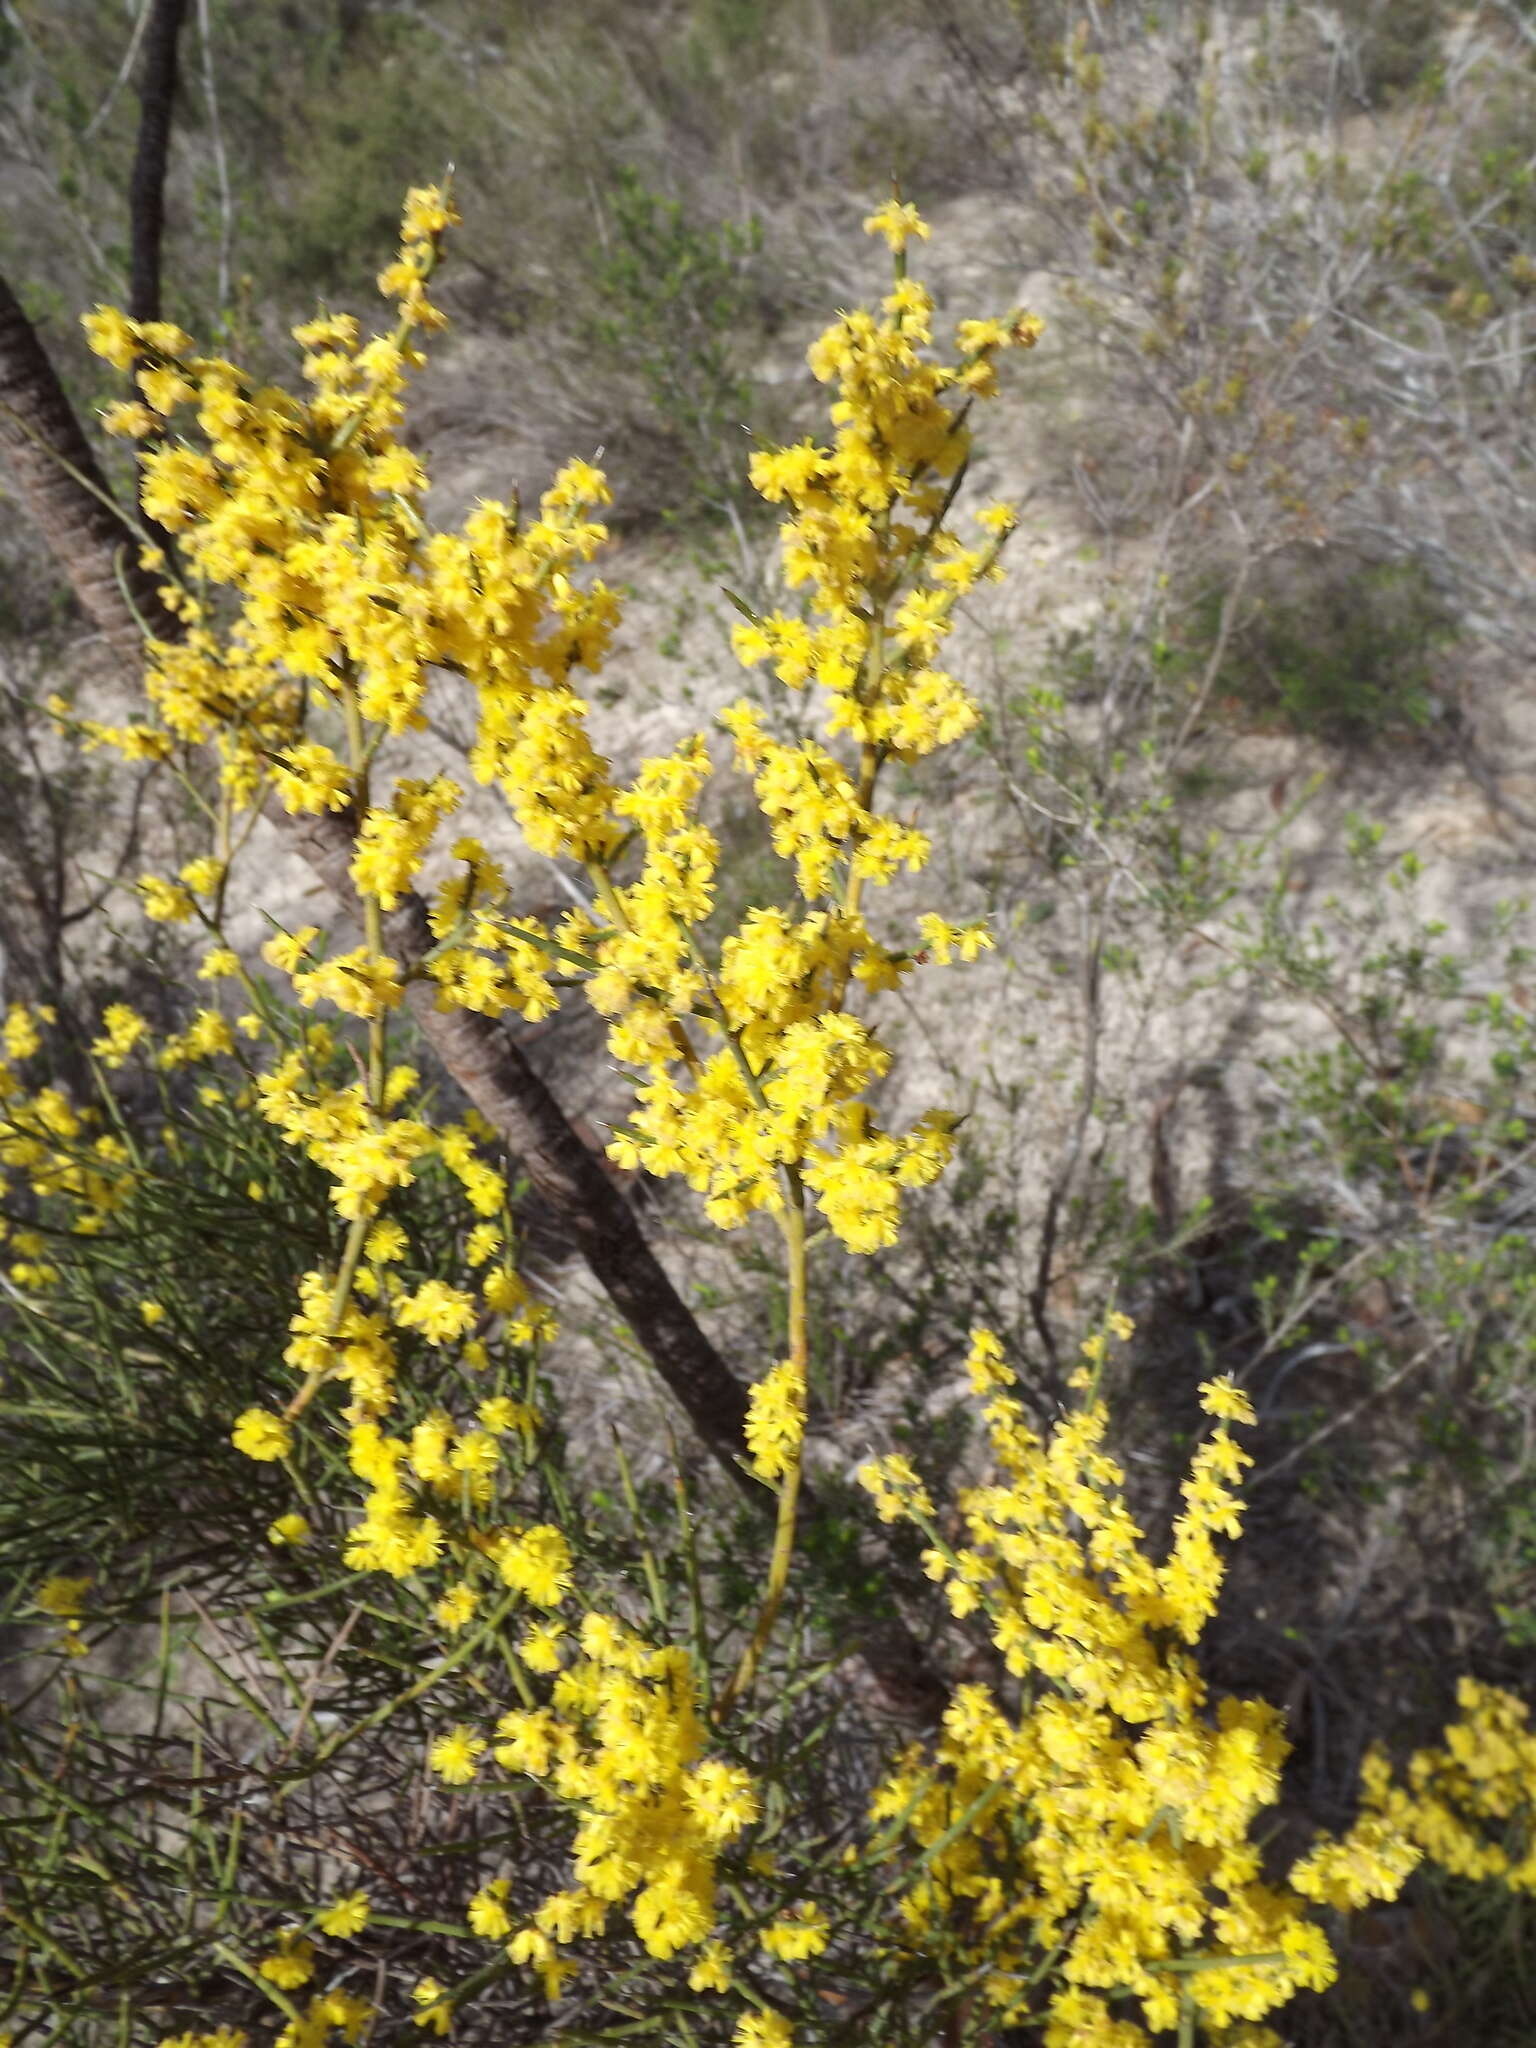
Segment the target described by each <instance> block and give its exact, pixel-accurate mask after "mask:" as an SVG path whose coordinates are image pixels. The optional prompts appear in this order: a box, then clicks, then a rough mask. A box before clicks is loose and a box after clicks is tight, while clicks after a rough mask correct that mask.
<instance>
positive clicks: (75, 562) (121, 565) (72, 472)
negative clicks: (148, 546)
mask: <svg viewBox="0 0 1536 2048" xmlns="http://www.w3.org/2000/svg"><path fill="white" fill-rule="evenodd" d="M0 446H4V447H5V449H6V450H7V451H8V453H9V454H10V457H11V461H12V464H13V465H14V468H15V472H16V477H17V481H18V482H19V483H20V485H21V488H22V491H23V493H24V495H25V497H26V500H27V503H28V505H29V507H30V509H31V512H32V516H33V518H34V519H35V520H36V521H37V523H38V525H39V526H40V527H41V529H42V532H43V536H44V538H45V539H46V540H47V542H48V545H49V547H50V548H51V549H52V551H53V555H54V559H55V560H56V561H57V562H58V563H59V565H60V567H61V568H62V569H63V571H64V573H65V575H66V576H67V577H68V578H69V582H70V587H71V588H72V589H73V591H74V593H75V596H76V597H77V598H78V599H79V601H80V608H81V610H82V611H83V612H84V613H85V615H86V617H87V618H88V619H89V620H90V622H91V624H92V625H93V626H94V627H95V628H96V630H97V631H98V632H99V633H101V634H103V635H104V636H105V637H106V639H107V640H108V642H109V643H110V645H111V647H112V649H113V652H114V653H116V654H118V655H119V656H120V657H121V658H122V659H123V660H124V661H129V662H132V663H134V664H135V665H137V664H138V663H139V662H140V661H141V660H142V658H143V632H142V630H141V628H140V626H139V624H138V620H137V619H135V617H134V608H135V607H137V609H138V612H139V616H140V617H141V618H142V619H143V620H144V621H145V623H146V624H147V625H148V626H149V627H150V629H151V631H153V632H155V633H165V632H167V631H169V632H172V633H174V632H175V631H176V630H177V629H176V624H175V621H174V620H173V619H171V618H170V616H169V614H168V613H167V612H166V610H165V608H164V606H163V605H162V604H161V603H160V599H159V597H158V595H157V594H156V585H155V579H154V578H153V577H152V576H151V575H149V574H148V572H147V571H145V570H143V569H141V568H140V567H139V544H138V542H137V541H136V540H135V539H134V536H133V534H132V533H131V531H130V530H129V528H128V527H127V526H126V525H125V524H124V522H123V519H122V516H121V514H120V513H119V512H118V511H117V510H116V507H115V504H114V501H113V498H112V493H111V490H110V489H109V487H108V485H107V480H106V478H105V477H104V476H103V475H102V472H101V465H100V464H99V463H98V462H97V460H96V457H95V455H94V454H93V453H92V451H91V445H90V443H89V442H88V441H87V440H86V438H85V434H84V432H83V431H82V429H81V426H80V422H79V420H78V419H77V418H76V417H75V410H74V407H73V406H72V405H71V404H70V402H69V399H68V398H67V397H66V395H65V392H64V388H63V386H62V385H61V384H60V382H59V380H58V377H57V376H56V375H55V374H54V368H53V365H52V363H51V362H50V361H49V360H48V356H47V354H46V352H45V351H44V349H43V345H42V343H41V342H40V341H39V340H38V338H37V335H36V332H35V331H34V329H33V326H32V323H31V321H30V320H28V318H27V316H26V314H25V313H24V312H23V311H22V309H21V306H20V305H19V303H18V302H17V299H16V295H15V293H14V292H13V291H12V290H11V288H10V286H9V285H8V284H7V283H6V281H5V279H4V278H3V277H0ZM130 599H131V602H130Z"/></svg>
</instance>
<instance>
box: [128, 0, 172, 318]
mask: <svg viewBox="0 0 1536 2048" xmlns="http://www.w3.org/2000/svg"><path fill="white" fill-rule="evenodd" d="M150 6H151V8H152V10H153V12H152V13H151V15H150V20H149V27H148V29H147V30H146V31H145V36H144V61H143V68H142V70H141V71H140V73H139V136H138V147H137V149H136V151H135V153H134V159H133V176H132V178H131V179H130V180H129V185H128V207H129V215H130V221H131V226H130V234H131V237H132V244H133V248H132V270H131V276H130V281H129V286H128V310H129V312H130V313H131V314H132V316H133V318H134V319H135V320H158V319H159V318H160V276H161V264H160V245H161V241H162V240H163V238H164V235H165V170H166V163H167V161H168V159H169V156H170V149H171V113H172V109H173V107H174V105H175V100H176V54H177V44H178V41H179V39H180V36H181V24H182V22H183V20H184V19H185V17H186V12H187V0H150Z"/></svg>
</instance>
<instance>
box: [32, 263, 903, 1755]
mask: <svg viewBox="0 0 1536 2048" xmlns="http://www.w3.org/2000/svg"><path fill="white" fill-rule="evenodd" d="M24 421H25V422H27V425H26V426H25V427H24V426H23V425H22V422H24ZM0 443H3V445H5V446H6V447H8V448H9V449H10V451H11V453H12V455H13V458H14V460H15V463H16V471H17V475H18V478H19V480H20V482H21V485H22V488H23V490H24V492H25V493H26V496H27V498H28V501H29V503H30V505H31V506H32V509H33V512H34V514H35V516H36V518H37V521H38V524H39V525H40V526H41V527H42V529H43V532H44V534H45V536H46V537H47V539H48V542H49V545H50V546H51V548H52V550H53V553H54V556H55V559H56V560H57V561H58V563H59V565H60V567H61V568H62V569H63V570H64V572H65V574H66V575H67V576H68V578H69V581H70V583H71V585H72V586H73V588H74V591H75V595H76V596H77V598H78V599H79V601H80V604H81V607H82V609H83V610H84V611H85V613H86V615H87V617H88V618H89V619H90V620H91V623H92V624H93V625H94V626H95V627H96V628H97V630H98V631H99V632H100V633H101V635H102V637H103V639H104V640H105V641H106V643H107V645H108V647H109V648H110V649H111V651H112V653H113V654H114V655H115V656H116V657H117V658H118V659H119V660H120V661H122V662H123V663H125V664H127V665H128V666H130V667H137V666H138V665H139V664H140V663H141V662H142V659H143V633H144V628H145V627H146V626H147V627H148V628H149V630H150V631H151V632H152V633H154V634H155V635H157V636H158V637H161V638H165V639H175V638H177V637H178V636H179V635H180V632H181V626H180V623H179V621H178V620H176V619H175V618H173V617H172V616H171V615H170V614H168V613H167V611H166V609H165V607H164V605H163V604H162V603H161V601H160V598H159V595H158V592H157V589H156V587H155V584H154V581H153V579H152V578H150V577H149V576H147V575H146V574H145V573H144V572H143V571H142V570H140V569H139V568H138V567H137V559H136V551H135V550H130V549H126V548H124V547H123V545H122V534H123V531H124V529H123V526H122V524H121V515H120V514H119V513H117V512H116V511H115V509H113V508H112V500H111V494H110V491H109V489H108V486H107V483H106V480H105V478H104V477H103V476H102V473H101V470H100V467H99V466H98V464H97V462H96V459H95V457H94V455H93V454H92V453H91V450H90V448H89V446H88V444H87V443H86V440H85V436H84V434H83V433H82V431H81V428H80V424H79V421H78V420H77V419H76V418H75V415H74V411H73V409H72V407H71V406H70V404H69V401H68V399H67V398H66V396H65V394H64V392H63V390H62V388H61V387H60V385H59V382H58V379H57V377H56V376H55V374H54V370H53V366H52V364H51V363H50V362H49V360H48V357H47V355H46V353H45V352H44V350H43V348H42V345H41V343H40V342H39V341H38V339H37V336H36V334H35V333H34V332H33V330H32V327H31V324H30V323H29V322H28V321H27V319H26V317H25V315H24V314H23V313H22V311H21V308H20V307H19V306H18V305H17V303H16V300H15V298H14V296H13V295H12V294H11V293H10V291H9V290H8V289H7V288H6V285H5V281H4V279H3V278H0ZM60 458H62V460H61V459H60ZM66 463H68V465H69V467H68V468H66V467H65V464H66ZM71 472H73V473H71ZM281 823H282V829H283V830H284V832H285V834H286V835H287V836H288V837H289V839H290V841H291V843H292V844H293V845H294V846H295V847H296V848H297V850H298V851H300V852H301V853H302V854H303V856H304V858H305V860H306V861H307V862H308V863H309V865H310V866H311V868H312V869H313V870H314V872H315V873H316V874H317V875H318V876H319V877H320V879H321V880H322V881H324V882H325V884H326V885H327V887H328V888H329V889H330V890H331V891H332V893H333V894H334V895H335V896H336V898H337V899H338V901H339V903H340V904H341V905H342V907H343V908H346V909H349V910H352V909H355V908H356V904H357V892H356V889H355V887H354V885H353V882H352V877H351V872H350V869H351V862H352V857H353V854H354V853H355V851H356V841H355V836H354V831H353V827H352V824H351V822H349V820H348V819H347V818H345V817H343V816H339V815H333V814H327V815H326V816H324V817H321V818H318V819H308V818H306V819H297V818H295V819H283V820H282V821H281ZM385 939H386V943H387V945H388V946H389V948H390V951H391V954H392V956H393V957H394V958H395V959H396V960H398V962H399V963H400V967H401V969H402V971H403V973H405V974H406V975H407V976H408V977H409V976H411V975H412V974H413V972H414V971H415V970H416V969H418V968H419V966H420V963H421V961H422V959H423V956H424V955H425V954H426V953H427V952H428V951H429V950H430V948H431V945H432V943H433V940H432V933H431V929H430V927H429V925H428V922H427V911H426V905H425V904H424V903H423V902H422V900H421V898H420V897H419V896H417V895H415V894H414V893H412V894H410V895H408V896H407V897H406V898H405V899H404V901H403V902H402V904H401V906H400V908H399V909H398V910H396V911H394V912H392V913H391V914H390V915H389V916H388V917H387V918H386V920H385ZM409 1000H410V1002H411V1006H412V1009H413V1011H414V1013H415V1015H416V1018H417V1021H418V1023H419V1024H420V1027H421V1031H422V1035H423V1037H424V1038H425V1039H426V1041H427V1043H428V1044H429V1045H430V1046H431V1047H432V1050H433V1051H434V1053H435V1054H436V1055H437V1057H438V1059H439V1060H441V1062H442V1064H443V1066H444V1067H445V1068H446V1070H447V1071H448V1073H449V1074H450V1075H452V1077H453V1079H454V1080H455V1081H457V1083H458V1084H459V1086H460V1087H461V1088H462V1089H463V1090H464V1092H465V1094H466V1095H467V1096H468V1097H469V1099H470V1101H471V1102H472V1103H473V1104H474V1105H475V1107H476V1108H477V1109H478V1110H479V1111H480V1113H481V1115H482V1116H484V1117H485V1118H486V1119H487V1121H488V1122H489V1123H490V1124H491V1125H492V1126H493V1127H494V1128H495V1130H496V1131H497V1133H498V1135H499V1136H500V1137H501V1139H502V1141H503V1142H504V1143H505V1144H506V1146H507V1147H508V1149H509V1151H510V1152H511V1153H512V1154H513V1156H514V1157H515V1158H516V1159H517V1160H518V1161H519V1163H520V1164H521V1166H522V1168H523V1169H524V1171H525V1172H526V1173H527V1175H528V1178H529V1180H530V1182H531V1183H532V1185H533V1187H534V1189H535V1190H536V1191H537V1192H538V1193H539V1194H540V1195H541V1196H542V1197H543V1198H544V1200H545V1201H546V1202H548V1204H549V1205H550V1207H551V1209H552V1210H553V1211H554V1212H555V1214H556V1215H557V1216H558V1218H559V1219H560V1221H561V1223H562V1224H563V1225H564V1227H565V1229H566V1230H567V1231H568V1233H569V1235H570V1238H571V1240H572V1242H573V1243H574V1244H575V1245H576V1246H577V1248H578V1249H579V1251H580V1252H581V1254H582V1256H583V1258H584V1259H585V1260H586V1262H587V1264H588V1265H589V1267H590V1268H591V1270H592V1273H593V1275H594V1277H595V1278H596V1279H597V1280H598V1281H599V1282H600V1283H601V1285H602V1286H603V1288H604V1289H605V1291H606V1292H607V1294H608V1296H609V1298H610V1300H611V1301H612V1302H613V1304H614V1306H615V1307H616V1308H617V1309H618V1311H619V1313H620V1314H621V1315H622V1316H623V1317H624V1319H625V1320H626V1322H627V1323H628V1324H629V1326H630V1328H631V1329H632V1330H633V1331H634V1334H635V1337H636V1338H637V1340H638V1341H639V1343H640V1344H641V1346H642V1347H643V1348H644V1350H645V1352H646V1354H647V1356H648V1357H649V1358H650V1360H651V1362H652V1364H653V1365H654V1366H655V1367H656V1370H657V1371H658V1373H659V1374H660V1375H661V1377H662V1379H663V1380H664V1381H665V1382H666V1384H667V1386H668V1387H669V1388H670V1390H671V1391H672V1393H673V1394H675V1395H676V1397H677V1399H678V1400H679V1401H680V1402H681V1403H682V1405H683V1407H684V1408H685V1409H686V1410H687V1412H688V1415H689V1417H690V1419H691V1420H692V1422H693V1425H694V1427H695V1428H696V1429H697V1431H698V1433H699V1435H700V1437H701V1438H702V1440H703V1442H704V1444H705V1445H706V1447H707V1448H708V1449H709V1450H710V1451H711V1452H712V1453H713V1454H714V1456H715V1457H716V1458H717V1459H718V1460H719V1462H720V1463H721V1464H722V1465H723V1466H724V1467H725V1469H726V1470H727V1471H728V1472H729V1473H730V1474H731V1476H732V1477H733V1478H734V1479H735V1480H737V1481H738V1482H739V1483H740V1484H741V1485H743V1486H744V1487H746V1488H747V1489H748V1490H749V1492H750V1494H751V1497H752V1498H753V1499H754V1500H755V1501H757V1502H760V1503H761V1505H762V1506H763V1508H764V1509H765V1510H771V1507H772V1498H773V1497H772V1495H771V1494H770V1492H769V1491H768V1489H767V1488H766V1487H763V1486H760V1485H759V1484H758V1483H757V1482H756V1481H755V1480H754V1479H752V1478H751V1477H750V1475H749V1474H748V1472H747V1471H746V1469H745V1467H744V1465H743V1463H742V1452H743V1448H744V1424H745V1421H746V1414H747V1397H746V1392H745V1390H744V1388H743V1387H742V1385H741V1383H740V1381H739V1380H737V1378H736V1377H735V1375H734V1374H733V1373H732V1372H731V1370H730V1368H729V1367H728V1366H727V1365H726V1363H725V1361H724V1359H722V1358H721V1356H720V1354H719V1353H718V1352H717V1351H716V1349H715V1347H714V1346H713V1344H711V1342H710V1341H709V1338H708V1337H707V1336H706V1335H705V1333H704V1331H703V1330H702V1329H701V1328H700V1326H699V1324H698V1322H697V1320H696V1318H695V1317H694V1315H693V1313H692V1311H691V1310H690V1309H689V1307H688V1306H687V1304H686V1303H685V1302H684V1301H683V1299H682V1297H681V1296H680V1295H679V1294H678V1292H677V1289H676V1288H675V1287H674V1285H673V1284H672V1281H671V1279H670V1277H669V1276H668V1274H667V1272H666V1269H665V1268H664V1267H663V1266H662V1264H661V1262H660V1260H659V1259H658V1258H657V1256H656V1254H655V1253H654V1252H653V1251H652V1249H651V1247H650V1245H649V1244H648V1243H647V1242H646V1239H645V1236H644V1234H643V1232H642V1231H641V1229H640V1226H639V1224H638V1222H637V1221H636V1219H635V1216H634V1214H633V1212H632V1210H631V1209H630V1207H629V1205H628V1203H627V1202H625V1200H624V1199H623V1197H622V1195H621V1194H620V1193H619V1191H618V1189H617V1188H616V1187H615V1186H614V1185H613V1183H612V1182H611V1181H610V1180H609V1178H608V1176H607V1174H606V1173H605V1172H604V1171H603V1169H602V1167H601V1166H600V1165H599V1164H598V1162H597V1160H596V1159H595V1158H594V1157H593V1155H592V1154H591V1152H590V1151H589V1150H588V1149H587V1147H586V1146H585V1145H584V1144H583V1143H582V1141H581V1139H580V1138H579V1137H578V1136H577V1135H576V1133H575V1131H574V1130H573V1129H572V1127H571V1124H570V1122H569V1120H568V1119H567V1117H566V1115H565V1112H564V1111H563V1110H562V1109H561V1107H560V1105H559V1104H558V1103H557V1102H556V1100H555V1098H554V1097H553V1095H551V1094H550V1092H549V1090H548V1088H546V1087H545V1085H544V1083H543V1081H542V1080H541V1079H540V1078H539V1076H538V1075H537V1074H536V1073H535V1072H534V1070H533V1068H532V1067H531V1066H529V1064H528V1062H527V1060H526V1059H525V1058H524V1056H523V1054H522V1052H521V1051H520V1050H519V1049H518V1047H517V1046H516V1045H514V1044H513V1043H512V1041H511V1039H510V1038H508V1036H507V1035H506V1033H505V1032H504V1031H503V1030H502V1029H501V1028H500V1027H499V1026H498V1025H497V1024H496V1023H494V1022H493V1021H492V1019H490V1018H489V1017H483V1016H479V1015H477V1014H476V1013H474V1012H472V1011H466V1010H454V1009H449V1010H443V1009H439V1008H438V1007H437V1003H436V991H435V989H434V988H433V987H432V985H431V983H430V982H428V981H424V980H414V981H412V982H411V983H410V995H409ZM801 1500H802V1506H801V1516H800V1519H801V1523H802V1525H803V1526H805V1527H807V1528H809V1527H811V1526H812V1525H814V1524H815V1523H816V1522H817V1521H818V1520H819V1519H821V1518H822V1517H824V1516H825V1515H826V1510H825V1508H821V1507H818V1506H817V1504H816V1503H815V1501H814V1499H808V1498H807V1495H806V1491H804V1490H803V1491H802V1495H801ZM858 1647H859V1650H860V1653H861V1654H862V1656H863V1658H864V1660H865V1662H866V1664H867V1665H868V1666H869V1668H870V1671H871V1673H872V1675H873V1677H874V1679H875V1681H876V1684H877V1688H878V1690H879V1692H880V1694H881V1695H882V1698H883V1700H884V1703H885V1704H886V1705H887V1707H888V1708H889V1710H890V1711H892V1712H893V1713H898V1714H901V1715H902V1716H903V1717H904V1718H911V1719H915V1720H919V1721H927V1720H930V1719H932V1718H934V1717H935V1715H936V1713H937V1711H938V1710H939V1709H940V1708H941V1707H942V1704H943V1699H944V1688H943V1686H942V1683H941V1681H940V1680H939V1679H938V1677H937V1676H936V1674H935V1673H934V1671H933V1668H932V1666H931V1665H930V1663H929V1661H928V1658H927V1656H926V1653H925V1652H924V1650H923V1649H922V1647H921V1646H920V1645H919V1643H918V1642H917V1640H916V1638H915V1637H914V1636H913V1635H912V1634H911V1632H910V1631H909V1630H908V1629H907V1627H906V1626H905V1624H904V1623H903V1622H902V1621H900V1620H899V1618H897V1619H887V1620H881V1621H872V1622H871V1623H870V1624H869V1626H868V1627H867V1628H866V1629H865V1630H864V1631H862V1632H861V1635H860V1639H859V1644H858Z"/></svg>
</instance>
